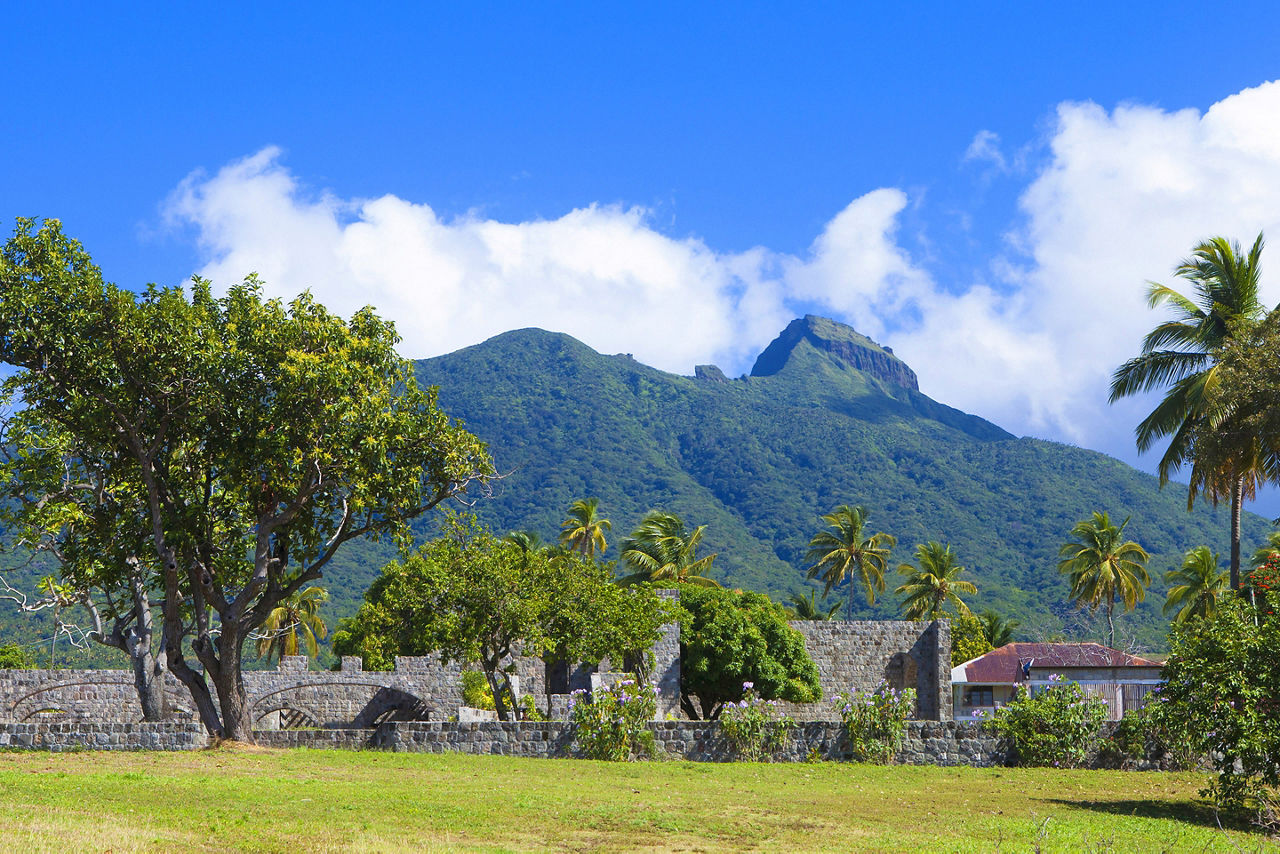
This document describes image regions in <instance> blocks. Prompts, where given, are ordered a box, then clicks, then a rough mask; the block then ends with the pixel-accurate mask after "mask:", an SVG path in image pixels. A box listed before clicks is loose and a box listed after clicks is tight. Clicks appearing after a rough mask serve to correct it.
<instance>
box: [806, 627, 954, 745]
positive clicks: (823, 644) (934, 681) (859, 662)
mask: <svg viewBox="0 0 1280 854" xmlns="http://www.w3.org/2000/svg"><path fill="white" fill-rule="evenodd" d="M791 626H792V627H793V628H795V629H797V630H799V631H800V633H801V634H803V635H804V639H805V648H806V649H807V650H808V652H809V656H810V657H811V658H812V659H813V662H814V664H816V665H817V666H818V678H819V681H820V682H821V684H822V700H821V702H818V703H806V704H790V703H789V704H787V712H788V713H789V714H790V715H791V716H792V717H793V718H795V719H796V720H806V721H813V720H834V719H836V718H837V717H838V715H836V712H835V708H834V700H835V698H836V696H837V695H838V694H839V693H840V692H842V691H848V692H854V691H862V692H869V691H874V690H875V689H876V688H877V687H878V686H879V685H880V683H882V682H887V683H889V684H890V685H891V686H893V687H897V688H903V687H910V688H914V689H915V691H916V714H915V717H916V718H918V719H920V720H933V721H937V720H943V721H945V720H950V719H951V625H950V624H949V623H948V622H947V621H945V620H934V621H933V622H923V621H907V620H852V621H843V620H821V621H817V620H815V621H802V620H796V621H794V622H792V623H791Z"/></svg>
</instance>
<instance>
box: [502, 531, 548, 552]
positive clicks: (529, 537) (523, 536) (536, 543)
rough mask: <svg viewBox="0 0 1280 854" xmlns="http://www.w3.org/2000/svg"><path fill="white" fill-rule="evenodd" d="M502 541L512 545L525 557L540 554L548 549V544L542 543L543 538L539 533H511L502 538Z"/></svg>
mask: <svg viewBox="0 0 1280 854" xmlns="http://www.w3.org/2000/svg"><path fill="white" fill-rule="evenodd" d="M502 541H503V542H504V543H511V545H513V546H515V547H516V548H518V549H520V552H521V553H522V554H525V555H531V554H538V553H540V552H543V551H545V550H546V548H547V546H546V544H545V543H543V542H542V536H541V535H540V534H539V533H538V532H537V531H510V532H508V533H507V535H506V536H505V537H503V538H502Z"/></svg>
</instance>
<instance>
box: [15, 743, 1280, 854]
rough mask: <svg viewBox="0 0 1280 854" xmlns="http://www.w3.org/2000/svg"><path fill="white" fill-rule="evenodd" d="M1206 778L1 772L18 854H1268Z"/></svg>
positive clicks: (290, 764) (100, 766) (112, 757)
mask: <svg viewBox="0 0 1280 854" xmlns="http://www.w3.org/2000/svg"><path fill="white" fill-rule="evenodd" d="M1203 782H1204V780H1203V777H1202V776H1201V775H1196V774H1156V773H1123V772H1106V771H1058V770H1047V769H1043V770H1029V769H1028V770H1022V769H1006V768H999V769H974V768H916V767H890V768H878V767H873V766H866V765H847V764H829V763H828V764H816V765H755V764H732V765H715V764H702V763H688V762H665V763H657V762H651V763H634V764H620V765H613V764H607V763H597V762H585V761H577V760H544V759H512V758H506V757H496V756H495V757H490V756H466V755H461V754H446V755H443V756H435V755H422V754H390V753H379V752H367V753H347V752H328V751H307V750H298V751H245V750H225V749H224V750H217V751H204V752H200V753H187V754H177V753H71V754H56V755H54V754H47V753H25V752H11V753H3V754H0V834H2V837H0V838H2V840H3V846H2V847H3V848H4V849H5V850H47V851H65V850H89V851H107V850H110V851H114V852H122V851H137V850H143V851H151V850H155V851H161V850H163V851H173V850H218V851H222V850H227V849H242V850H252V851H286V850H289V851H347V850H354V851H398V850H424V849H425V850H443V849H449V850H453V849H459V848H461V849H470V850H529V849H535V850H545V849H567V850H588V849H597V848H604V849H626V850H636V849H639V850H646V849H648V850H674V851H714V850H726V849H727V850H741V849H764V850H788V851H796V850H845V851H849V850H855V851H866V850H870V851H913V850H928V851H1030V850H1033V849H1034V848H1035V847H1036V846H1037V845H1039V846H1040V850H1044V851H1071V852H1075V851H1240V850H1242V851H1260V850H1268V851H1272V850H1280V848H1277V847H1276V845H1275V843H1274V841H1273V840H1268V839H1267V838H1266V837H1264V836H1261V835H1259V834H1256V833H1249V832H1246V831H1243V830H1239V829H1235V830H1225V831H1224V830H1221V829H1219V827H1218V825H1217V823H1216V821H1215V818H1214V815H1213V813H1212V811H1210V810H1209V809H1208V808H1206V807H1204V806H1202V805H1199V804H1198V803H1197V802H1196V800H1195V793H1196V790H1197V789H1198V788H1199V787H1200V786H1201V785H1203Z"/></svg>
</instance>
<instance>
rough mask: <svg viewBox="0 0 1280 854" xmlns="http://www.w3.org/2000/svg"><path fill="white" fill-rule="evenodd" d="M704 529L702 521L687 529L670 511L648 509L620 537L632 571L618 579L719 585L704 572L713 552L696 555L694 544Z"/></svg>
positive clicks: (625, 560)
mask: <svg viewBox="0 0 1280 854" xmlns="http://www.w3.org/2000/svg"><path fill="white" fill-rule="evenodd" d="M706 530H707V526H706V525H699V526H698V527H696V528H694V529H693V530H692V531H690V530H689V529H688V528H687V527H685V524H684V522H683V521H682V520H681V519H680V517H679V516H677V515H675V514H674V513H667V512H665V511H662V510H652V511H650V512H649V514H648V515H647V516H645V517H644V519H642V520H640V525H639V527H637V528H636V529H635V531H634V532H632V534H631V536H629V537H627V538H626V539H625V540H623V541H622V546H621V548H622V560H623V562H624V563H626V564H627V565H628V566H630V567H631V568H632V569H633V570H634V572H632V573H631V574H630V575H625V576H623V577H622V578H619V579H618V583H619V584H635V583H637V582H641V581H649V582H662V581H670V582H673V583H675V584H693V585H695V586H698V587H719V586H720V585H719V584H718V583H717V582H715V581H713V580H711V579H710V578H707V577H706V576H705V573H706V572H707V570H709V569H710V568H711V564H712V563H713V562H714V561H715V559H716V556H715V555H714V554H710V555H707V556H706V557H703V558H700V557H698V545H699V544H700V543H701V542H702V535H703V533H704V532H705V531H706Z"/></svg>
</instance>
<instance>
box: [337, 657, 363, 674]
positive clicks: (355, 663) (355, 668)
mask: <svg viewBox="0 0 1280 854" xmlns="http://www.w3.org/2000/svg"><path fill="white" fill-rule="evenodd" d="M341 669H342V672H343V673H363V672H364V659H362V658H361V657H360V656H358V655H344V656H342V668H341Z"/></svg>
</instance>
